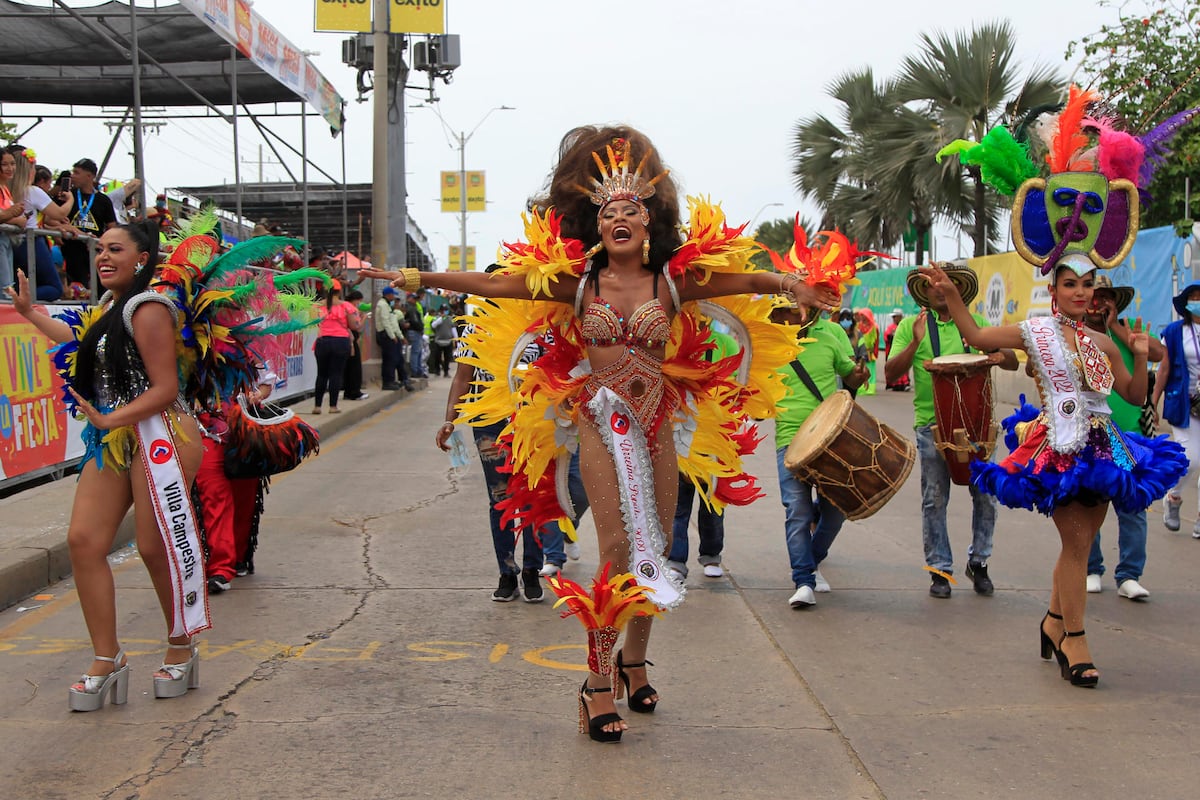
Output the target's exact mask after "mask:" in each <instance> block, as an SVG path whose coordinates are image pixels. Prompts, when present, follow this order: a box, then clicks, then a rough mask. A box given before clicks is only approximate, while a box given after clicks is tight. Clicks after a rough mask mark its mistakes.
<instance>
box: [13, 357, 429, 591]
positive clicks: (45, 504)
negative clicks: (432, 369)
mask: <svg viewBox="0 0 1200 800" xmlns="http://www.w3.org/2000/svg"><path fill="white" fill-rule="evenodd" d="M413 383H414V384H415V385H416V387H417V389H416V391H418V392H419V391H423V390H425V389H427V388H428V380H427V379H424V378H418V379H416V380H414V381H413ZM368 388H369V389H370V391H369V393H368V398H367V399H366V400H362V401H357V400H343V401H342V403H341V407H342V413H341V414H336V415H331V414H329V413H328V409H326V410H325V412H326V413H324V414H322V415H321V416H319V417H314V416H309V415H308V414H306V413H305V412H306V411H307V410H311V408H312V406H311V401H310V400H300V401H297V402H296V403H294V404H293V405H294V406H295V407H296V411H297V413H299V414H300V415H302V416H303V417H304V418H305V420H306V421H307V422H308V423H309V424H311V425H312V426H313V427H315V428H316V429H317V430H319V431H320V432H321V441H322V442H327V441H330V440H332V439H333V438H334V437H335V436H336V435H337V434H338V433H340V432H341V431H344V430H346V429H347V428H349V427H351V426H353V425H355V424H356V423H358V422H361V421H363V420H365V419H367V418H369V417H371V416H373V415H374V414H376V413H378V412H380V411H382V410H384V409H386V408H389V407H391V406H393V405H395V404H396V403H400V402H403V401H404V400H405V399H407V398H408V397H409V395H410V394H412V393H410V392H407V391H404V390H400V391H383V390H381V389H379V387H378V385H375V386H370V387H368ZM318 458H320V456H318ZM75 483H76V481H75V476H74V475H68V476H67V477H65V478H63V479H61V480H57V481H54V482H53V483H47V484H44V485H42V486H36V487H34V488H32V489H27V490H25V491H23V492H18V493H17V494H14V495H12V496H11V497H7V498H4V499H3V500H0V518H2V519H3V520H4V524H3V527H2V528H0V611H2V610H4V609H6V608H8V607H9V606H13V605H16V604H17V603H19V602H20V601H21V600H23V599H25V598H26V597H29V596H30V595H32V594H35V593H37V592H40V591H41V590H42V589H44V588H46V587H47V586H49V585H51V584H53V583H56V582H57V581H60V580H62V579H63V578H66V577H68V576H70V574H71V559H70V556H69V555H68V553H67V536H66V530H67V525H68V523H69V522H70V519H71V506H72V504H73V502H74V498H75ZM133 538H134V528H133V513H132V511H131V512H130V513H129V514H126V515H125V519H124V520H123V521H122V522H121V527H120V528H119V529H118V530H117V535H116V538H115V539H114V540H113V548H112V552H116V551H117V550H120V549H121V548H122V547H127V546H129V545H130V544H132V542H133Z"/></svg>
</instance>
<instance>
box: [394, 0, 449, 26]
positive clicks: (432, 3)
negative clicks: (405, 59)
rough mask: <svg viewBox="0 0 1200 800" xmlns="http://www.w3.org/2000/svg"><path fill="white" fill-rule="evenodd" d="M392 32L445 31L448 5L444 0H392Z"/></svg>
mask: <svg viewBox="0 0 1200 800" xmlns="http://www.w3.org/2000/svg"><path fill="white" fill-rule="evenodd" d="M390 30H391V32H392V33H445V32H446V6H445V5H444V4H443V3H442V0H392V2H391V28H390Z"/></svg>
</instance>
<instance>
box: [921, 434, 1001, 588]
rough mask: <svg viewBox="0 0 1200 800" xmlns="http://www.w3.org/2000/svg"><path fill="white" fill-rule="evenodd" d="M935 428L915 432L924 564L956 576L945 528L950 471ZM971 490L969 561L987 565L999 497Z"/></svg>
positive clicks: (973, 488)
mask: <svg viewBox="0 0 1200 800" xmlns="http://www.w3.org/2000/svg"><path fill="white" fill-rule="evenodd" d="M932 428H933V426H931V425H926V426H924V427H922V428H917V429H916V434H917V454H918V455H919V457H920V459H921V534H922V538H923V539H924V541H925V563H926V564H928V565H929V566H931V567H933V568H934V569H936V570H939V571H941V572H946V573H953V572H954V570H953V566H954V554H953V552H951V550H950V532H949V531H948V530H947V529H946V504H947V503H948V502H949V500H950V468H949V467H947V466H946V459H945V458H943V457H942V454H941V453H939V452H938V449H937V447H936V446H935V445H934V441H933V429H932ZM969 488H970V491H971V505H972V509H971V546H970V547H968V548H967V560H968V561H974V562H976V563H978V564H987V560H988V558H989V557H990V556H991V555H992V533H993V532H994V531H995V528H996V498H994V497H992V496H991V495H990V494H985V493H984V492H981V491H979V489H978V488H976V486H975V484H973V483H972V484H971V486H970V487H969Z"/></svg>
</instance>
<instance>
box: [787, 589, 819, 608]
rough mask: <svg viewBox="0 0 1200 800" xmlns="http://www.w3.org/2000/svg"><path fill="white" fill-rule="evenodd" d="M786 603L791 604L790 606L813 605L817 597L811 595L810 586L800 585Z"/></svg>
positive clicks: (804, 606)
mask: <svg viewBox="0 0 1200 800" xmlns="http://www.w3.org/2000/svg"><path fill="white" fill-rule="evenodd" d="M788 603H789V604H791V606H792V608H806V607H808V606H815V605H816V604H817V598H816V597H814V596H813V590H812V587H811V586H801V587H800V588H799V589H797V590H796V593H795V594H794V595H792V597H791V599H790V600H788Z"/></svg>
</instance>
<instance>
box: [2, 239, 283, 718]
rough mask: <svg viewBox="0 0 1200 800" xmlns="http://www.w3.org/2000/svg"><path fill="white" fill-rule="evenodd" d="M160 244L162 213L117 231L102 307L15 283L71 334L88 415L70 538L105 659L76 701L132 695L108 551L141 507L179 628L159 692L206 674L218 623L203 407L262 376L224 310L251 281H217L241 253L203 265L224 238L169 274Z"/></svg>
mask: <svg viewBox="0 0 1200 800" xmlns="http://www.w3.org/2000/svg"><path fill="white" fill-rule="evenodd" d="M264 246H267V245H265V244H258V245H255V247H256V248H258V249H261V248H262V247H264ZM270 246H272V247H277V246H278V243H271V244H270ZM158 247H159V236H158V228H157V225H154V224H153V223H138V224H133V225H121V226H117V227H115V228H112V229H110V230H108V231H106V232H105V233H104V234H103V236H101V237H100V241H99V246H98V249H97V252H96V271H97V273H98V277H99V281H100V284H101V285H102V286H103V287H104V288H105V290H106V292H105V294H104V297H102V298H101V301H100V304H99V305H98V306H96V307H93V308H88V309H84V310H83V311H82V312H76V311H70V312H67V313H66V314H65V315H64V316H63V317H62V318H61V319H55V318H52V317H50V316H48V315H47V314H45V313H44V312H43V311H41V310H40V309H35V308H34V307H33V305H32V303H31V299H30V296H29V291H28V284H27V283H26V282H25V281H24V280H22V281H21V282H20V284H19V285H18V288H17V289H16V290H13V289H11V288H10V289H9V290H8V292H9V295H10V296H11V297H12V299H13V305H14V308H15V309H16V310H17V311H18V312H19V313H20V314H21V315H22V316H24V317H25V318H26V319H27V320H28V321H29V322H30V323H31V324H33V325H34V326H35V327H37V328H38V330H39V331H41V332H42V333H43V334H44V335H45V336H47V337H48V338H50V339H51V340H52V341H54V342H57V343H59V344H58V346H57V347H56V348H55V351H54V357H55V361H56V364H57V365H58V366H59V368H60V370H61V374H62V375H63V377H64V380H65V382H66V390H67V394H68V397H67V398H66V399H67V402H68V408H69V409H70V410H71V411H72V413H75V414H81V415H83V416H85V417H86V418H87V426H86V428H85V431H84V434H83V435H84V440H85V444H86V456H85V458H84V461H83V463H82V465H81V467H80V475H79V485H78V487H77V489H76V493H75V504H74V508H73V509H72V512H71V522H70V528H69V530H68V532H67V541H68V545H69V547H70V555H71V566H72V570H73V573H74V578H75V582H76V586H77V590H78V593H79V603H80V607H81V609H82V610H83V614H84V620H85V622H86V623H87V627H88V633H89V635H90V637H91V641H92V647H93V651H94V661H93V662H92V665H91V668H90V669H89V670H88V671H87V672H86V673H85V674H84V675H83V676H82V677H81V678H80V679H79V681H78V682H76V683H75V684H74V685H73V686H72V687H71V689H70V692H69V703H70V708H71V709H72V710H76V711H93V710H96V709H99V708H101V707H102V706H103V704H104V701H105V699H107V698H111V699H112V701H113V702H114V703H124V702H125V700H126V697H127V695H128V687H129V665H128V663H127V661H126V658H125V654H124V651H123V649H122V648H121V646H120V644H119V641H118V639H117V630H116V598H115V591H114V587H113V579H112V572H111V570H110V568H109V566H108V562H107V555H108V553H109V551H110V550H111V549H112V542H113V538H114V537H115V536H116V532H117V526H118V524H119V523H120V521H121V519H122V518H123V517H124V516H125V513H126V511H127V510H128V509H129V507H130V505H131V504H132V505H133V506H135V508H136V514H135V519H136V527H137V530H136V537H137V544H138V550H139V552H140V554H141V556H142V559H143V561H144V562H145V564H146V568H147V570H148V571H149V573H150V577H151V579H152V581H153V584H154V588H155V592H156V593H157V595H158V599H159V603H160V605H161V606H162V609H163V614H164V616H165V617H166V621H167V627H168V634H169V635H168V646H167V653H166V656H165V657H164V659H163V663H162V666H161V667H160V668H159V669H158V670H157V671H156V672H155V674H154V693H155V696H156V697H176V696H179V695H182V694H185V693H186V692H187V690H188V689H189V688H195V687H196V686H197V685H198V680H199V672H198V669H197V659H198V656H197V653H196V649H195V646H194V645H193V640H192V637H193V635H194V634H196V633H197V632H199V631H202V630H204V629H205V628H208V627H209V619H208V605H207V600H206V597H205V586H204V563H203V554H202V553H201V549H200V544H199V540H198V537H197V535H196V525H195V515H194V511H193V509H192V506H191V503H190V502H189V497H188V495H189V486H190V484H191V481H192V479H193V477H194V476H195V473H196V469H197V467H198V465H199V462H200V455H201V452H202V447H201V443H200V434H199V430H198V427H197V424H196V420H195V418H194V417H193V416H192V412H193V410H194V409H195V408H197V407H206V406H209V405H210V404H212V403H219V402H220V401H221V399H222V398H223V397H227V396H229V393H231V392H236V391H238V390H240V389H241V388H242V386H243V385H244V383H245V381H246V378H247V377H248V373H247V372H246V369H247V367H248V365H249V363H250V357H249V355H248V351H247V349H246V346H245V344H244V343H243V342H241V341H239V340H238V339H237V338H236V337H234V336H232V335H231V332H230V329H229V328H228V327H226V326H224V325H222V324H220V322H219V321H217V319H216V317H217V312H218V310H219V309H220V308H221V307H222V305H226V304H228V303H229V302H230V301H231V298H232V297H233V296H234V295H236V294H237V291H236V289H232V288H231V289H228V290H220V291H212V290H209V289H208V288H207V286H206V284H205V280H206V279H208V278H210V277H212V276H213V275H214V274H215V271H216V269H217V268H218V267H220V266H222V265H228V264H229V263H233V262H235V261H236V260H237V258H238V256H237V255H233V256H231V255H230V254H227V255H226V256H223V257H222V258H220V259H217V260H216V261H214V262H213V266H212V267H209V268H207V269H201V268H200V266H198V265H201V266H202V265H205V264H208V262H209V260H210V258H211V256H212V255H213V254H214V253H215V252H216V249H217V243H216V242H215V241H213V240H212V239H208V238H204V239H193V240H191V241H189V242H184V243H182V244H181V245H180V248H178V249H176V251H175V253H174V254H173V256H172V258H173V262H172V263H171V264H169V265H166V266H164V267H163V268H162V271H161V275H159V271H158V269H157V266H158ZM244 252H245V251H243V253H244ZM243 263H244V262H243ZM251 327H253V326H251Z"/></svg>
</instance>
